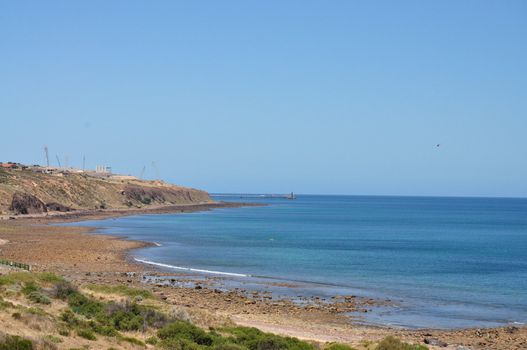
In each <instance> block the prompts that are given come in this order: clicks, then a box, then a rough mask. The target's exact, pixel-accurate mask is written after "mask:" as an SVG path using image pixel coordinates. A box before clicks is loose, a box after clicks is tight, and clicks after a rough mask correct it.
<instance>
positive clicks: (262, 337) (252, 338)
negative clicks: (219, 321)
mask: <svg viewBox="0 0 527 350" xmlns="http://www.w3.org/2000/svg"><path fill="white" fill-rule="evenodd" d="M225 331H227V332H229V333H231V334H232V335H234V337H235V340H234V342H235V343H236V344H238V345H242V346H245V347H247V348H249V349H250V350H278V349H280V350H281V349H288V350H314V349H315V348H314V347H313V346H312V345H311V344H308V343H306V342H303V341H301V340H299V339H296V338H290V337H281V336H278V335H274V334H269V333H264V332H262V331H260V330H258V329H256V328H248V327H233V328H227V329H225Z"/></svg>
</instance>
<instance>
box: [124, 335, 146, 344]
mask: <svg viewBox="0 0 527 350" xmlns="http://www.w3.org/2000/svg"><path fill="white" fill-rule="evenodd" d="M119 340H122V341H125V342H128V343H130V344H134V345H139V346H145V343H143V342H142V341H141V340H139V339H137V338H133V337H123V336H120V337H119Z"/></svg>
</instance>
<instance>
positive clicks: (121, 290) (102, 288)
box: [85, 284, 153, 299]
mask: <svg viewBox="0 0 527 350" xmlns="http://www.w3.org/2000/svg"><path fill="white" fill-rule="evenodd" d="M85 287H86V289H89V290H91V291H92V292H96V293H103V294H117V295H121V296H126V297H130V298H137V297H140V298H143V299H151V298H153V295H152V293H151V292H150V291H148V290H145V289H138V288H132V287H128V286H126V285H115V286H106V285H98V284H89V285H87V286H85Z"/></svg>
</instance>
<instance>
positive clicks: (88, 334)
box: [77, 329, 97, 340]
mask: <svg viewBox="0 0 527 350" xmlns="http://www.w3.org/2000/svg"><path fill="white" fill-rule="evenodd" d="M77 335H78V336H79V337H81V338H84V339H88V340H97V337H95V334H93V332H92V331H90V330H89V329H79V330H77Z"/></svg>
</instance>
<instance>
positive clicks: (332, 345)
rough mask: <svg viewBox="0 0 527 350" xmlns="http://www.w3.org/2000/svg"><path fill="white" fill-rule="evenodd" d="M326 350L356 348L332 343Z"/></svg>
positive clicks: (351, 349)
mask: <svg viewBox="0 0 527 350" xmlns="http://www.w3.org/2000/svg"><path fill="white" fill-rule="evenodd" d="M324 350H354V348H352V347H351V346H348V345H345V344H339V343H331V344H329V345H328V346H326V347H325V348H324Z"/></svg>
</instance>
